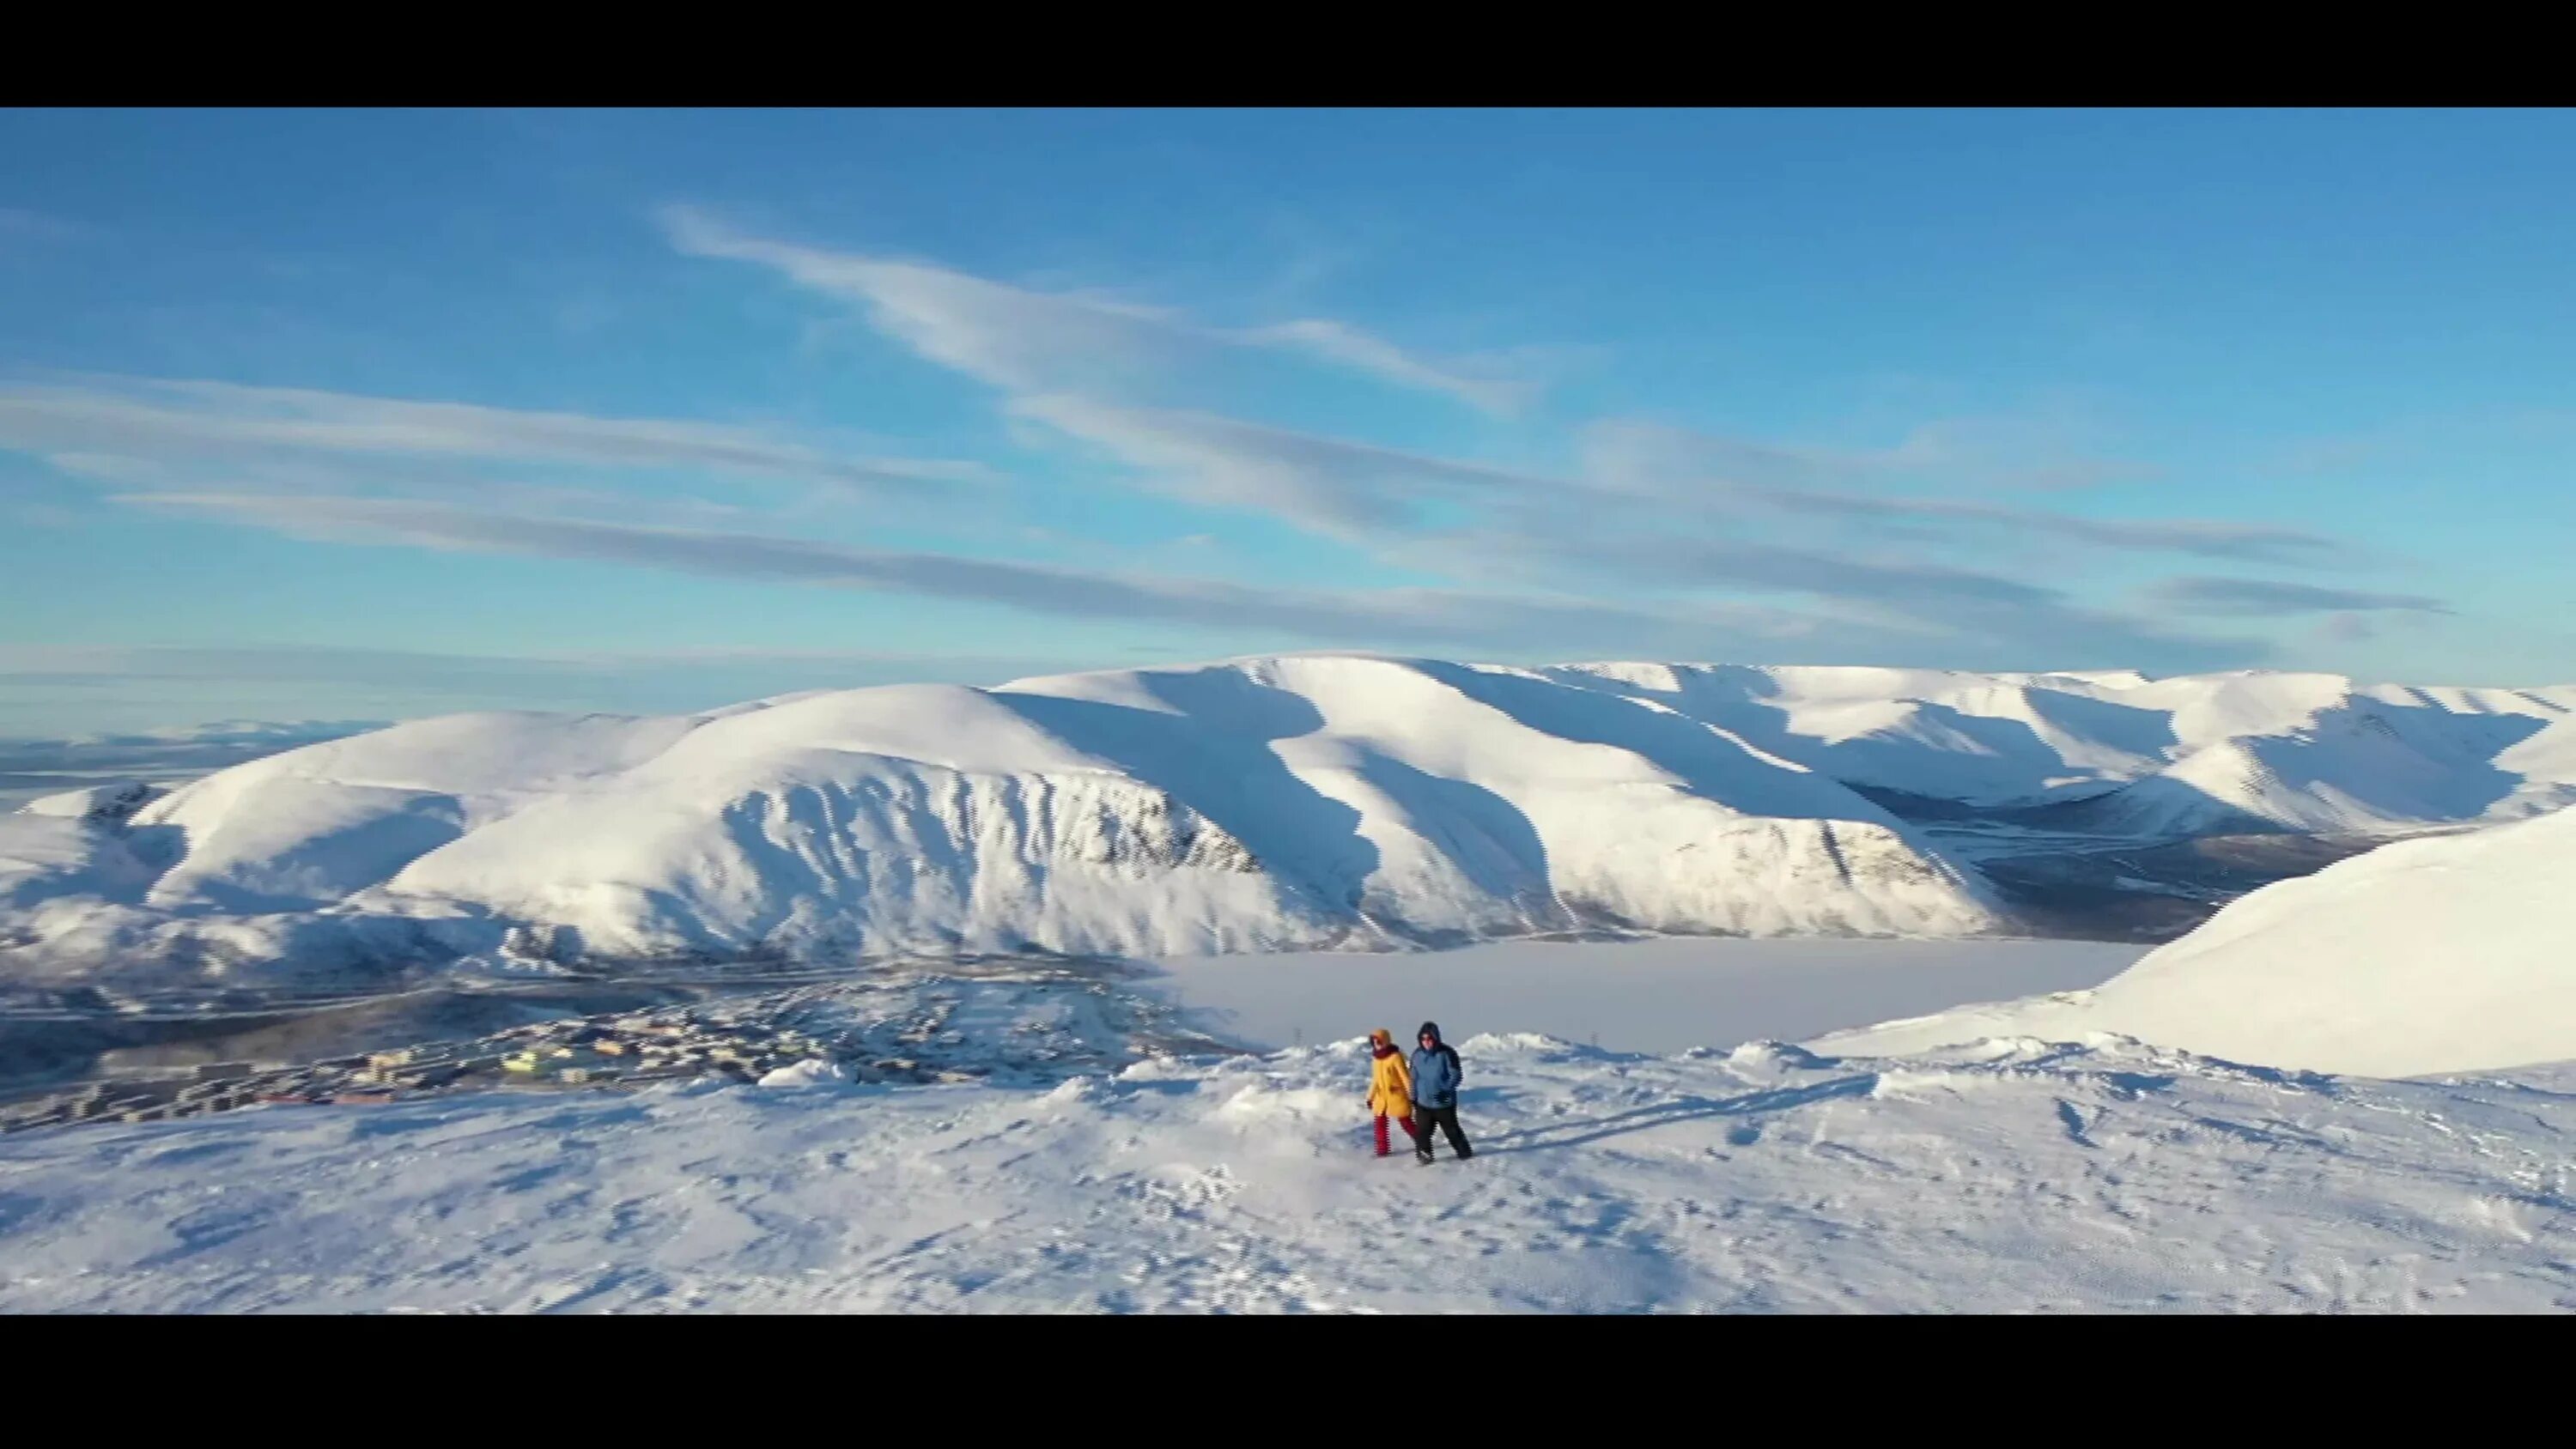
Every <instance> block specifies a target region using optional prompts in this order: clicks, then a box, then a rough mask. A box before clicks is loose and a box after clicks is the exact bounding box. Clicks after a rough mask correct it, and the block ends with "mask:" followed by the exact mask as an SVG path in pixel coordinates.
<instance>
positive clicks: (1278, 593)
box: [119, 493, 1938, 657]
mask: <svg viewBox="0 0 2576 1449" xmlns="http://www.w3.org/2000/svg"><path fill="white" fill-rule="evenodd" d="M119 501H120V502H124V503H127V504H131V505H134V506H138V507H145V508H154V509H163V510H172V511H179V512H186V513H192V514H197V515H200V516H211V517H220V518H225V519H228V520H230V521H233V522H236V523H243V524H249V525H252V526H256V527H262V528H267V529H270V530H272V531H275V532H280V533H285V534H290V535H294V536H298V537H305V538H322V539H340V540H346V539H353V538H354V539H364V540H373V541H389V542H396V543H404V544H410V545H413V546H418V547H427V548H441V549H458V550H467V551H474V552H485V553H506V554H521V555H535V556H541V557H549V558H565V559H583V560H592V561H600V562H609V563H622V564H630V565H640V566H645V567H652V568H663V569H670V570H674V571H677V572H683V573H694V574H701V575H710V576H715V577H722V578H740V579H751V580H758V581H766V582H785V583H806V584H819V585H827V586H837V587H844V588H858V589H871V590H884V591H890V592H897V593H905V594H913V595H921V596H927V597H934V598H945V599H953V600H961V601H967V602H974V603H984V604H995V605H1000V606H1003V607H1007V608H1013V609H1019V610H1025V611H1029V612H1033V613H1039V614H1047V615H1067V616H1079V617H1086V618H1095V619H1126V620H1136V621H1145V622H1161V623H1176V624H1190V625H1205V624H1207V623H1209V622H1210V621H1211V620H1223V621H1224V622H1225V623H1226V624H1227V625H1228V626H1230V627H1234V628H1240V629H1251V630H1262V631H1269V632H1273V633H1278V634H1284V635H1289V636H1292V637H1298V638H1303V639H1310V640H1317V641H1321V642H1325V643H1329V644H1334V645H1348V644H1350V643H1351V642H1352V641H1356V640H1403V641H1408V642H1421V643H1426V644H1431V643H1436V644H1444V645H1465V646H1469V647H1475V648H1500V649H1507V650H1512V651H1515V652H1525V651H1528V650H1532V649H1542V650H1543V649H1553V648H1581V649H1598V648H1600V647H1602V646H1603V645H1605V644H1607V645H1609V646H1610V647H1612V648H1613V649H1624V650H1626V651H1631V652H1633V651H1638V650H1645V651H1650V652H1657V653H1667V654H1678V655H1696V656H1700V657H1716V655H1715V654H1712V653H1711V650H1712V649H1716V650H1717V651H1718V652H1720V653H1723V652H1726V651H1727V650H1728V649H1729V648H1731V647H1732V645H1731V644H1730V642H1729V641H1730V640H1731V639H1733V640H1745V639H1756V640H1760V641H1765V642H1772V643H1789V644H1797V645H1805V646H1821V647H1823V649H1824V653H1826V654H1832V653H1834V652H1836V651H1837V650H1839V651H1841V652H1846V653H1849V652H1854V651H1857V652H1859V653H1863V654H1869V655H1883V654H1885V653H1886V652H1887V651H1889V650H1894V649H1916V650H1919V649H1920V648H1921V647H1922V646H1923V645H1924V644H1925V642H1926V636H1924V635H1922V634H1920V633H1919V632H1914V631H1907V630H1902V629H1888V628H1879V627H1873V626H1867V625H1859V624H1853V623H1849V622H1845V621H1838V620H1830V619H1819V618H1816V617H1813V616H1806V615H1799V614H1795V613H1791V612H1788V611H1782V610H1774V609H1767V608H1762V607H1757V606H1742V605H1724V604H1689V605H1679V604H1664V605H1645V606H1634V605H1626V604H1617V603H1608V602H1602V601H1597V600H1591V599H1582V598H1563V597H1545V596H1529V595H1498V594H1488V593H1479V592H1470V591H1458V590H1446V589H1423V588H1413V589H1379V590H1367V591H1344V592H1328V591H1322V590H1307V589H1278V588H1263V587H1255V586H1249V585H1243V584H1236V583H1228V582H1223V581H1218V580H1210V579H1184V578H1170V577H1142V576H1129V575H1120V574H1111V573H1103V572H1096V571H1086V570H1077V569H1063V568H1050V567H1045V566H1041V565H1033V564H1024V563H1015V562H1003V561H996V560H986V559H973V558H964V557H958V556H954V555H946V554H924V553H904V552H894V551H885V550H873V549H861V548H851V547H845V546H841V545H836V544H825V543H816V542H811V541H808V540H803V539H790V538H779V537H772V536H766V535H757V534H741V533H720V532H711V531H700V530H686V529H670V528H642V527H635V526H631V525H624V524H611V523H595V522H582V521H576V520H568V519H551V518H536V517H526V516H511V515H501V514H492V513H484V512H477V511H468V510H464V509H456V508H449V507H445V506H442V505H438V504H433V503H419V502H412V501H406V500H392V499H373V498H313V497H296V498H279V497H274V496H269V495H263V494H168V493H159V494H132V495H125V496H124V497H122V498H120V500H119ZM1933 642H1938V640H1937V638H1936V639H1934V641H1933ZM1756 647H1759V646H1758V645H1757V646H1756Z"/></svg>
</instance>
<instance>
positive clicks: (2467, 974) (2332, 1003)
mask: <svg viewBox="0 0 2576 1449" xmlns="http://www.w3.org/2000/svg"><path fill="white" fill-rule="evenodd" d="M2570 882H2576V810H2569V811H2561V812H2559V813H2557V814H2555V815H2548V816H2543V817H2541V818H2538V819H2533V820H2523V821H2516V822H2513V823H2511V824H2506V825H2497V826H2492V827H2489V828H2488V829H2485V830H2479V831H2475V832H2472V833H2470V834H2466V835H2451V836H2444V837H2441V838H2438V839H2431V840H2411V841H2403V842H2400V843H2398V844H2395V845H2391V846H2387V847H2385V848H2383V849H2381V850H2378V851H2376V852H2373V853H2372V854H2369V855H2366V856H2362V857H2360V858H2358V859H2355V860H2347V861H2343V862H2340V863H2338V864H2335V865H2331V866H2328V867H2326V868H2325V869H2324V870H2321V871H2319V872H2317V873H2316V874H2315V875H2312V876H2308V877H2305V878H2303V879H2300V880H2290V881H2283V882H2281V883H2280V884H2278V885H2273V886H2267V887H2265V888H2264V889H2262V890H2259V891H2256V892H2254V893H2253V894H2252V895H2249V896H2246V897H2245V898H2243V899H2242V900H2239V901H2236V902H2234V903H2232V904H2230V905H2229V906H2227V907H2226V908H2225V909H2224V910H2222V911H2220V912H2219V913H2218V914H2217V915H2216V916H2215V917H2214V918H2212V919H2211V920H2210V922H2209V923H2208V924H2207V925H2204V926H2202V927H2201V928H2200V929H2199V930H2197V931H2194V932H2192V933H2191V934H2190V935H2188V936H2185V937H2183V938H2182V939H2181V940H2179V941H2175V942H2173V943H2171V944H2170V945H2167V946H2164V947H2162V948H2160V949H2158V950H2156V951H2153V952H2151V953H2149V954H2148V955H2147V956H2146V957H2145V958H2144V959H2143V960H2141V961H2139V962H2138V964H2137V965H2135V966H2132V967H2130V968H2129V969H2128V970H2127V971H2124V972H2122V973H2121V974H2120V975H2118V976H2116V977H2113V978H2112V979H2111V980H2110V981H2108V982H2106V983H2104V984H2103V985H2102V986H2101V987H2100V988H2099V989H2097V990H2093V991H2081V992H2070V993H2067V994H2065V995H2061V996H2054V997H2047V998H2041V999H2038V1000H2033V1001H2022V1002H2008V1003H2002V1004H1999V1005H1993V1006H1977V1007H1965V1008H1961V1009H1958V1010H1954V1011H1948V1012H1943V1013H1940V1014H1938V1015H1935V1016H1929V1017H1922V1018H1918V1019H1915V1020H1911V1021H1899V1022H1890V1023H1888V1024H1886V1025H1883V1026H1878V1027H1873V1028H1869V1029H1867V1030H1864V1031H1858V1032H1847V1033H1842V1034H1839V1035H1836V1036H1832V1037H1828V1038H1825V1039H1824V1040H1823V1041H1821V1042H1819V1043H1818V1045H1819V1046H1820V1047H1822V1048H1825V1049H1830V1050H1833V1051H1836V1052H1841V1053H1846V1054H1852V1053H1906V1052H1915V1051H1922V1050H1925V1049H1928V1048H1932V1047H1936V1046H1943V1045H1948V1044H1952V1043H1957V1042H1965V1041H1974V1040H1977V1039H1979V1038H1986V1037H2039V1038H2044V1039H2046V1040H2050V1041H2068V1040H2076V1039H2080V1038H2083V1037H2085V1036H2087V1035H2089V1034H2093V1033H2105V1032H2107V1033H2113V1034H2117V1035H2121V1036H2130V1037H2138V1038H2143V1039H2145V1040H2148V1041H2154V1042H2157V1043H2160V1044H2163V1045H2167V1046H2173V1047H2180V1048H2183V1049H2185V1050H2188V1051H2194V1052H2200V1053H2204V1054H2207V1055H2211V1056H2219V1057H2226V1058H2229V1059H2232V1060H2236V1061H2248V1062H2262V1063H2265V1064H2266V1065H2271V1066H2284V1067H2296V1068H2301V1069H2305V1070H2310V1071H2329V1072H2349V1073H2356V1074H2361V1075H2368V1076H2381V1077H2398V1076H2420V1075H2425V1074H2429V1073H2435V1072H2472V1071H2494V1070H2501V1069H2504V1068H2509V1067H2520V1066H2525V1065H2528V1064H2531V1063H2536V1062H2559V1061H2568V1060H2576V893H2571V892H2570V890H2569V884H2570Z"/></svg>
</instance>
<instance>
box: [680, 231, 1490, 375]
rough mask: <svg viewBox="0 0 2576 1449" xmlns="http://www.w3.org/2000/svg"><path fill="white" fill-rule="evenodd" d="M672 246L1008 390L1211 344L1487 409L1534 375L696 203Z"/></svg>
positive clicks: (1341, 331)
mask: <svg viewBox="0 0 2576 1449" xmlns="http://www.w3.org/2000/svg"><path fill="white" fill-rule="evenodd" d="M661 220H662V226H663V230H664V232H665V234H666V235H667V236H668V237H669V238H670V240H671V244H672V245H673V246H675V247H677V248H678V249H679V250H680V251H681V252H682V253H684V254H686V255H689V256H696V257H712V258H720V259H724V260H728V261H739V262H750V263H753V264H755V265H758V266H763V267H767V268H768V269H770V270H771V271H774V272H776V273H778V274H779V275H781V276H783V277H785V278H787V279H788V280H789V281H791V282H794V283H795V284H797V285H798V286H801V287H804V288H806V289H807V290H809V291H814V292H819V293H822V294H823V295H825V296H829V297H832V298H835V299H836V300H840V301H845V302H856V303H858V304H860V305H861V306H862V307H863V308H864V309H865V310H866V313H867V316H868V318H869V320H870V321H871V322H873V323H874V324H875V325H876V326H877V327H878V329H879V330H881V331H883V332H886V333H888V334H889V335H891V336H893V337H895V338H897V339H899V340H900V341H902V342H903V343H905V344H906V345H907V346H909V347H911V348H912V349H913V350H914V351H915V352H918V353H919V354H921V355H922V356H923V357H925V358H928V359H929V360H931V361H933V362H936V363H939V364H940V365H942V366H944V367H949V368H953V369H955V370H957V371H959V372H963V373H965V374H967V375H968V376H970V377H975V378H979V379H981V380H982V381H985V382H988V383H991V384H993V385H995V386H997V387H1002V388H1006V389H1009V390H1011V391H1014V392H1049V391H1055V390H1060V389H1063V388H1065V387H1068V386H1072V385H1075V384H1078V383H1088V382H1095V381H1096V380H1097V379H1098V378H1099V377H1100V376H1101V374H1102V373H1103V371H1104V369H1106V368H1120V367H1123V368H1130V369H1153V368H1168V367H1174V366H1179V365H1182V364H1184V363H1186V362H1187V361H1188V359H1189V358H1191V357H1192V356H1193V355H1200V354H1204V353H1206V352H1208V351H1209V350H1211V349H1222V348H1229V347H1242V348H1254V349H1260V350H1265V351H1274V352H1293V353H1301V354H1304V355H1306V356H1308V357H1312V358H1315V359H1317V360H1320V361H1323V362H1328V363H1331V364H1333V365H1335V366H1338V367H1342V368H1346V369H1348V370H1351V371H1354V372H1358V373H1361V374H1363V375H1366V376H1370V377H1375V378H1377V379H1379V380H1380V381H1383V382H1388V383H1392V384H1395V385H1396V386H1399V387H1405V388H1411V389H1415V390H1418V391H1423V392H1432V393H1439V394H1442V395H1445V396H1448V397H1451V398H1455V399H1457V400H1459V401H1461V402H1464V403H1467V404H1469V405H1471V406H1474V407H1477V408H1480V409H1483V410H1484V411H1487V412H1495V413H1501V412H1509V411H1512V410H1513V409H1515V408H1517V407H1519V406H1520V405H1521V404H1523V403H1524V402H1526V401H1527V400H1528V398H1529V397H1530V395H1531V393H1532V386H1531V384H1529V383H1527V382H1525V381H1519V380H1514V379H1509V378H1499V377H1484V376H1477V375H1474V374H1472V373H1469V372H1466V371H1462V370H1460V369H1458V368H1455V367H1451V366H1444V365H1443V364H1441V363H1439V362H1436V361H1434V360H1432V359H1429V358H1425V357H1422V356H1419V355H1417V354H1415V353H1412V352H1410V351H1407V350H1406V349H1404V348H1402V347H1399V346H1397V345H1396V344H1395V343H1392V342H1389V341H1387V340H1386V339H1384V338H1382V337H1378V336H1376V335H1374V334H1372V333H1369V332H1366V331H1363V330H1361V329H1360V328H1357V327H1354V326H1352V325H1350V324H1349V323H1346V322H1338V321H1333V320H1330V319H1325V318H1301V319H1297V320H1293V321H1288V322H1281V323H1273V324H1269V325H1265V326H1256V327H1243V328H1225V327H1214V326H1208V325H1205V324H1202V323H1199V322H1195V321H1193V320H1191V319H1190V318H1188V317H1186V316H1184V315H1182V314H1181V313H1179V312H1176V311H1173V310H1171V309H1169V308H1161V307H1149V306H1143V305H1139V304H1136V303H1131V302H1123V301H1118V300H1114V299H1109V298H1103V297H1095V296H1082V295H1075V294H1069V293H1060V292H1037V291H1030V290H1028V289H1026V288H1021V287H1014V286H1010V285H1008V284H1005V283H1001V282H995V281H991V280H988V279H986V278H983V277H977V276H972V275H969V274H968V273H965V272H960V271H955V270H952V269H950V268H947V267H941V266H934V265H931V264H928V263H924V262H910V261H899V260H894V259H891V258H886V257H875V256H867V255H864V254H859V253H851V252H836V251H826V250H823V249H821V248H817V247H809V246H800V245H796V244H794V243H790V242H781V241H774V240H770V239H767V238H763V237H758V236H753V235H750V234H749V233H746V232H743V231H741V230H738V229H736V228H734V227H732V226H729V225H727V224H726V223H724V222H722V221H720V220H718V219H716V218H715V217H713V216H710V215H708V214H707V213H705V212H703V211H700V210H698V209H696V208H694V207H687V206H672V207H666V208H664V209H663V211H662V214H661Z"/></svg>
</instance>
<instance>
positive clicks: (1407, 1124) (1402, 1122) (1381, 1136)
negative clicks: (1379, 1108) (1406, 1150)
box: [1377, 1112, 1413, 1157]
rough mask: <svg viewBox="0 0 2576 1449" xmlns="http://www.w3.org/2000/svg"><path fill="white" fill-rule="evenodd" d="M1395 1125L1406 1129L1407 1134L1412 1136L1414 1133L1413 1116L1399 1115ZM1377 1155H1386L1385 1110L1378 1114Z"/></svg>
mask: <svg viewBox="0 0 2576 1449" xmlns="http://www.w3.org/2000/svg"><path fill="white" fill-rule="evenodd" d="M1395 1125H1397V1126H1398V1127H1401V1128H1403V1129H1404V1135H1405V1136H1407V1137H1410V1136H1412V1135H1413V1119H1412V1118H1410V1117H1398V1118H1396V1119H1395ZM1377 1155H1378V1156H1380V1157H1384V1156H1386V1114H1385V1113H1384V1112H1380V1113H1378V1114H1377Z"/></svg>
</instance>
